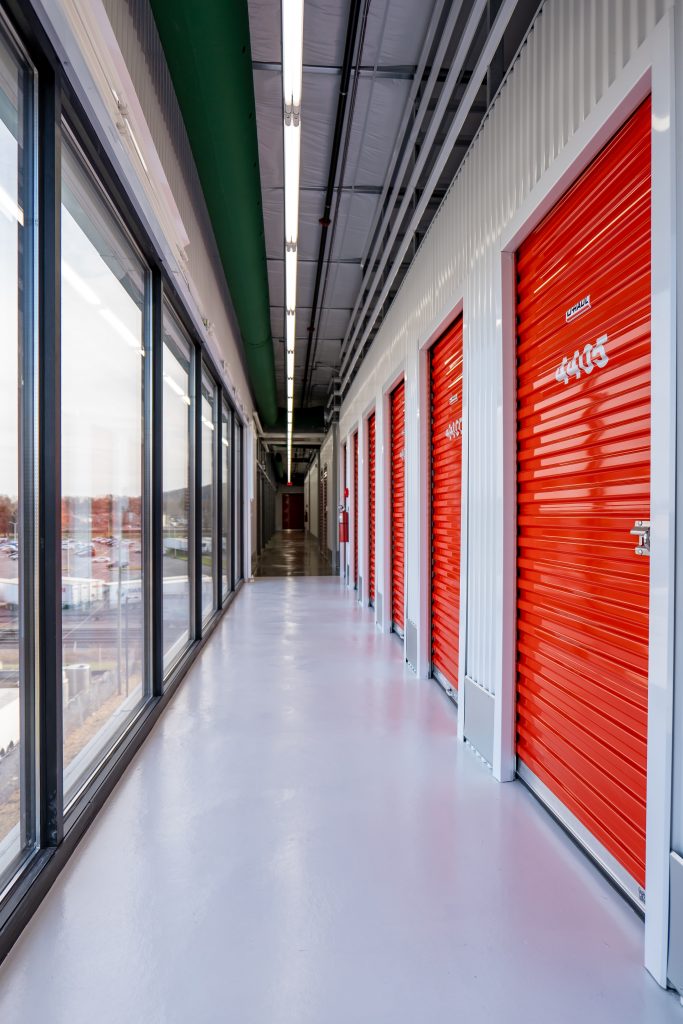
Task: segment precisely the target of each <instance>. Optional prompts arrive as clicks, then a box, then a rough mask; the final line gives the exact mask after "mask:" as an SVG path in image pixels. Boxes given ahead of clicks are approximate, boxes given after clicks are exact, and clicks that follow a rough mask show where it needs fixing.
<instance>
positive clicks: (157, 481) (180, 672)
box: [0, 0, 248, 962]
mask: <svg viewBox="0 0 683 1024" xmlns="http://www.w3.org/2000/svg"><path fill="white" fill-rule="evenodd" d="M0 25H2V27H3V29H4V28H5V27H6V29H7V31H8V34H9V35H10V37H14V38H16V39H17V41H18V43H19V47H20V49H21V51H23V52H25V53H26V55H27V58H28V60H29V61H30V63H31V64H32V66H33V68H34V69H35V73H36V78H37V126H38V127H37V173H36V191H37V207H38V232H37V240H36V248H37V252H36V253H35V257H36V265H37V281H36V295H37V339H38V340H37V352H36V357H35V365H32V367H31V369H32V372H33V374H34V389H35V393H36V396H37V398H36V410H35V417H34V419H35V421H36V426H35V429H34V435H33V436H34V438H35V441H36V449H37V450H36V452H35V456H36V459H37V495H36V497H37V499H38V500H37V521H38V525H37V536H36V537H35V541H34V543H35V547H36V550H39V551H40V552H41V554H40V557H39V558H37V559H36V561H37V586H36V587H35V590H36V593H34V594H33V593H32V596H33V599H34V606H35V608H36V616H37V635H36V637H35V644H34V647H35V649H36V654H35V660H34V666H35V699H36V703H37V706H38V709H39V714H38V727H37V735H36V760H37V768H36V775H37V790H38V794H39V796H38V800H37V821H38V832H39V838H38V841H37V843H36V845H35V846H34V848H33V851H32V852H31V854H30V855H29V856H27V857H25V858H24V860H23V862H22V864H21V865H20V867H19V869H18V870H17V872H16V874H15V876H14V878H13V879H12V881H11V883H10V884H8V886H7V887H6V888H5V889H4V890H3V891H2V892H1V893H0V962H1V961H2V959H4V957H5V956H6V955H7V953H8V952H9V950H10V949H11V947H12V945H13V943H14V942H15V941H16V939H17V938H18V936H19V935H20V933H21V931H22V930H23V928H24V926H25V925H26V923H27V922H28V921H29V919H30V917H31V916H32V914H33V913H34V911H35V910H36V909H37V907H38V906H39V904H40V902H41V901H42V899H43V898H44V896H45V895H46V894H47V892H48V891H49V889H50V887H51V885H52V883H53V881H54V880H55V878H56V877H57V875H58V874H59V872H60V871H61V870H62V868H63V867H64V866H65V864H66V863H67V861H68V859H69V857H70V856H71V854H72V853H73V852H74V850H75V848H76V846H77V844H78V842H79V841H80V839H81V837H82V836H83V834H84V833H85V831H86V830H87V829H88V828H89V826H90V824H91V823H92V822H93V820H94V819H95V817H96V815H97V814H98V812H99V810H100V809H101V807H102V806H103V804H104V803H105V801H106V800H107V798H108V796H109V795H110V793H111V791H112V790H113V788H114V786H115V785H116V783H117V782H118V780H119V779H120V778H121V776H122V775H123V773H124V772H125V770H126V769H127V767H128V766H129V764H130V762H131V761H132V759H133V757H134V756H135V754H136V752H137V750H138V749H139V748H140V746H141V745H142V743H143V742H144V740H145V739H146V738H147V736H148V735H149V733H150V731H151V729H152V728H153V726H154V724H155V722H156V721H157V719H158V718H159V716H160V715H161V713H162V712H163V710H164V709H165V707H166V706H167V704H168V703H169V701H170V700H171V699H172V697H173V695H174V693H175V691H176V689H177V687H178V686H179V685H180V684H181V682H182V681H183V679H184V677H185V675H186V674H187V671H188V669H189V667H190V666H191V664H192V663H193V662H194V661H195V659H196V657H197V655H198V654H199V652H200V651H201V650H202V648H203V646H204V645H205V644H206V642H207V641H208V639H209V638H210V637H211V635H212V634H213V631H214V629H215V628H216V626H217V625H218V623H219V621H220V620H221V617H222V614H223V613H224V612H225V611H226V609H227V608H228V607H229V606H230V604H231V603H232V601H233V600H234V598H235V597H236V595H237V593H239V590H240V589H241V581H237V580H235V579H234V576H235V573H234V570H233V572H232V577H233V578H232V579H231V581H230V582H231V587H230V591H229V593H228V594H227V595H225V596H224V595H223V593H222V586H221V549H222V545H221V543H220V537H221V529H222V515H221V496H222V477H221V467H222V458H220V457H218V456H215V478H216V480H215V491H216V494H215V500H214V520H215V522H216V537H217V543H216V545H215V547H216V563H215V566H216V567H215V580H214V590H215V591H216V597H215V600H214V611H213V614H212V616H211V618H210V619H208V620H207V621H206V622H205V623H204V625H203V626H202V621H201V620H202V616H201V593H200V594H199V600H197V594H196V593H195V594H193V610H192V620H191V621H192V630H191V641H190V643H189V644H188V647H187V649H186V650H185V652H184V653H183V655H182V656H181V657H180V659H179V660H178V661H177V662H176V663H175V664H174V665H173V667H172V669H171V670H170V671H169V673H168V674H167V675H166V677H164V672H163V633H162V628H161V626H162V617H163V603H162V593H163V537H162V508H163V490H162V487H163V480H162V466H163V461H162V458H161V454H162V448H161V445H162V443H163V419H162V411H163V398H162V395H163V375H162V368H163V362H162V358H161V353H162V345H163V331H162V313H163V303H164V300H167V301H168V302H169V303H170V305H171V306H172V308H173V310H174V312H175V314H176V316H177V317H178V319H179V320H180V322H181V324H182V325H183V327H184V329H185V331H186V333H187V335H188V337H189V338H190V339H191V341H192V371H191V381H192V387H193V393H194V396H195V418H194V430H195V437H194V443H193V444H192V445H191V459H194V480H193V485H194V486H193V487H192V488H191V495H192V493H193V492H194V497H193V499H192V500H194V502H196V500H197V481H200V482H201V475H200V473H199V472H197V467H198V466H201V430H200V429H198V428H200V426H201V423H200V422H199V421H198V417H200V415H201V401H198V400H197V398H198V396H201V368H202V365H204V366H205V367H206V369H207V370H208V372H209V374H210V376H211V377H212V378H213V381H214V382H215V384H216V393H215V401H214V408H215V410H216V411H217V412H216V415H217V422H216V421H215V422H216V429H215V430H214V444H215V445H216V446H217V450H218V451H219V450H220V449H218V445H219V444H220V430H221V415H220V410H221V409H222V402H223V401H225V402H226V403H227V406H228V408H229V409H230V411H231V413H232V431H233V446H232V447H233V453H234V431H235V430H236V429H237V425H239V429H240V430H241V431H242V456H241V460H240V471H241V484H240V496H241V507H240V509H239V551H240V565H242V566H243V564H244V563H243V559H244V514H243V510H244V503H245V500H246V488H245V487H244V471H243V467H244V464H245V462H244V460H245V455H244V447H245V441H246V438H247V436H248V435H247V424H246V422H245V420H244V419H243V416H242V415H241V414H240V412H239V411H238V410H237V408H236V406H235V403H234V402H233V401H232V399H231V396H230V394H229V392H228V389H227V387H226V386H225V383H224V382H223V380H222V376H221V373H220V372H219V370H218V367H217V365H216V363H215V360H214V358H213V356H212V353H211V352H210V351H209V349H208V347H207V346H206V345H205V344H204V342H203V340H202V338H201V336H200V334H199V332H198V330H197V329H196V327H195V325H194V322H193V315H192V313H191V312H190V311H189V309H188V307H187V304H186V302H185V299H184V297H183V296H182V295H181V294H180V293H179V292H178V290H177V288H176V284H175V281H174V279H173V278H172V277H171V276H170V274H169V273H168V272H167V270H166V267H165V265H164V260H163V257H162V254H161V253H160V252H158V251H157V250H156V248H155V246H154V244H153V242H152V240H151V238H150V236H149V234H148V233H147V230H146V228H145V225H144V224H143V222H142V220H141V218H140V216H139V214H138V211H137V208H136V206H135V204H134V202H133V200H132V199H131V197H130V196H129V195H128V193H127V192H126V190H125V187H124V185H123V184H122V182H121V181H120V180H119V177H118V174H117V172H116V169H115V168H114V167H113V165H112V164H111V162H110V160H109V157H108V155H107V153H106V151H105V148H104V146H103V145H102V143H101V142H100V140H99V138H98V137H97V134H96V132H95V131H94V130H93V128H92V125H91V123H90V121H89V118H88V115H87V113H86V111H85V110H84V108H83V106H82V104H81V102H80V100H79V98H78V96H77V94H76V92H75V90H74V89H73V88H72V86H71V84H70V83H69V80H68V77H67V73H66V71H65V69H64V68H63V67H62V65H61V64H60V61H59V58H58V55H57V53H56V51H55V50H54V47H53V46H52V43H51V41H50V39H49V37H48V34H47V32H46V31H45V28H44V27H43V25H42V24H41V23H40V20H39V18H38V16H37V14H36V13H35V11H34V10H33V9H32V8H31V7H30V5H28V4H25V3H23V2H22V0H0ZM63 118H65V119H66V121H67V122H68V124H69V125H70V128H71V131H72V132H73V134H74V136H75V138H76V140H77V142H78V145H79V147H80V148H81V150H82V152H83V154H84V156H85V158H86V160H87V162H88V163H89V165H90V166H91V167H92V169H93V171H94V173H95V175H96V178H97V180H98V182H99V183H100V185H101V187H102V189H103V191H104V192H105V194H106V196H107V198H108V200H109V202H110V203H111V205H112V207H113V209H114V210H115V212H116V215H117V217H118V218H119V220H120V221H121V223H122V224H123V226H124V227H125V229H126V231H127V233H128V234H129V236H130V237H131V239H132V240H133V242H134V244H135V247H136V249H137V250H138V252H139V253H140V255H141V257H142V259H143V260H144V262H145V263H146V264H147V266H148V267H149V269H150V271H151V287H150V289H149V292H150V296H151V300H150V301H149V302H148V306H149V307H150V308H149V311H148V317H149V332H150V333H149V339H150V344H149V348H148V352H149V355H150V358H148V359H147V361H146V381H145V392H146V393H145V420H144V422H145V431H144V446H145V458H144V473H143V487H144V495H143V499H144V502H145V503H146V506H147V513H146V514H147V516H148V522H147V527H148V532H147V551H146V552H145V559H146V562H145V565H146V568H147V570H148V583H147V588H146V590H147V592H146V595H145V615H146V616H147V617H148V621H147V623H146V625H147V642H146V648H147V649H146V658H147V661H148V671H149V679H150V683H151V686H150V689H149V691H148V693H147V695H146V700H145V701H144V703H143V704H142V706H141V708H140V710H139V713H138V714H136V716H134V718H133V719H132V720H131V722H130V723H129V724H128V726H127V728H126V729H125V730H124V731H123V733H122V735H121V736H120V737H119V738H118V740H117V741H116V743H115V744H114V745H113V746H112V747H111V749H110V750H109V751H108V753H107V755H106V757H105V758H104V759H103V760H102V761H101V762H100V763H99V765H98V766H97V769H96V770H95V771H94V772H93V773H92V774H91V775H90V777H89V779H88V782H87V785H86V787H85V788H84V789H83V790H82V792H80V793H79V795H78V796H77V797H76V799H75V800H74V801H72V803H71V804H70V806H69V808H68V809H67V811H66V812H65V809H64V806H63V726H62V678H61V657H62V653H61V648H62V628H61V572H62V566H61V561H62V559H61V485H60V480H61V464H60V453H61V409H60V407H61V389H60V375H61V359H60V356H61V336H60V327H61V272H60V262H61V216H60V208H61V143H62V136H61V125H62V119H63ZM38 439H39V443H38ZM231 474H232V480H231V485H232V494H233V495H234V493H235V486H234V485H235V475H234V474H235V466H234V454H233V458H232V460H231ZM233 500H234V498H233ZM196 511H197V508H196V506H195V515H194V520H195V530H194V538H193V540H194V545H193V557H194V558H195V559H196V558H197V557H198V555H200V554H201V536H199V537H198V536H197V535H198V533H199V534H200V533H201V521H200V517H199V516H198V515H197V514H196ZM235 528H236V517H235V515H234V514H233V522H232V529H233V542H234V535H235ZM242 574H243V573H242ZM194 578H195V583H197V582H198V586H199V587H201V573H199V572H197V571H195V573H194ZM195 589H196V588H195Z"/></svg>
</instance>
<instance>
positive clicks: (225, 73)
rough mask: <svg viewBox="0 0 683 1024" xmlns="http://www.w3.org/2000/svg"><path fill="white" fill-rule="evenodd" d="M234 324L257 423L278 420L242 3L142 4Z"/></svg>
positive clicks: (157, 0)
mask: <svg viewBox="0 0 683 1024" xmlns="http://www.w3.org/2000/svg"><path fill="white" fill-rule="evenodd" d="M151 2H152V10H153V12H154V18H155V21H156V24H157V28H158V30H159V35H160V37H161V43H162V45H163V48H164V52H165V54H166V60H167V62H168V66H169V68H170V71H171V77H172V79H173V85H174V88H175V91H176V95H177V97H178V102H179V103H180V108H181V110H182V114H183V119H184V121H185V126H186V128H187V133H188V136H189V138H190V144H191V146H192V152H193V154H194V159H195V162H196V164H197V170H198V171H199V177H200V180H201V183H202V188H203V190H204V196H205V199H206V204H207V206H208V209H209V215H210V217H211V221H212V224H213V230H214V234H215V236H216V241H217V243H218V249H219V252H220V255H221V260H222V262H223V268H224V270H225V277H226V280H227V282H228V287H229V289H230V295H231V296H232V301H233V304H234V306H235V312H236V313H237V319H238V321H239V326H240V330H241V332H242V339H243V341H244V349H245V353H246V359H247V367H248V370H249V376H250V380H251V386H252V388H253V392H254V398H255V400H256V405H257V408H258V412H259V416H260V418H261V420H262V422H263V424H264V425H265V426H271V425H272V424H273V423H274V422H275V420H276V418H277V398H276V391H275V360H274V358H273V341H272V336H271V332H270V305H269V297H268V271H267V268H266V249H265V241H264V232H263V210H262V208H261V177H260V173H259V160H258V143H257V137H256V111H255V104H254V82H253V78H252V69H251V46H250V41H249V15H248V9H247V0H201V2H200V3H188V2H187V0H151Z"/></svg>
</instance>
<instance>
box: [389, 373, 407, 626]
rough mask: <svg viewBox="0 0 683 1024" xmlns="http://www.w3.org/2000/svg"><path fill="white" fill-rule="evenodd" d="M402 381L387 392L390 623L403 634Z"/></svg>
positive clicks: (403, 496)
mask: <svg viewBox="0 0 683 1024" xmlns="http://www.w3.org/2000/svg"><path fill="white" fill-rule="evenodd" d="M405 390H406V389H405V384H403V383H401V384H399V385H398V387H397V388H394V390H393V391H392V393H391V622H392V625H393V626H394V628H395V629H396V630H397V631H398V632H399V633H401V634H403V631H404V628H405V623H404V621H403V586H404V584H403V580H404V566H405Z"/></svg>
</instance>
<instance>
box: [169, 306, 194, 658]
mask: <svg viewBox="0 0 683 1024" xmlns="http://www.w3.org/2000/svg"><path fill="white" fill-rule="evenodd" d="M163 323H164V327H163V330H164V348H163V352H164V357H163V358H164V366H163V377H164V395H163V423H164V426H163V440H162V444H163V493H164V497H163V538H164V539H163V544H164V560H163V575H164V585H163V595H164V596H163V600H164V609H163V629H164V639H163V645H164V670H165V671H167V670H168V669H169V668H170V667H171V666H172V665H173V664H175V662H176V661H177V660H178V658H179V657H180V655H181V654H182V653H183V651H184V650H185V648H186V647H187V645H188V643H189V641H190V614H191V603H190V561H189V557H190V551H191V543H190V537H191V533H190V437H191V434H190V430H191V424H192V411H193V403H192V399H191V397H190V393H191V388H190V354H191V345H190V340H189V338H188V337H187V336H186V334H185V332H184V331H183V329H182V327H181V326H180V323H179V322H178V320H177V319H176V317H175V315H174V313H173V312H172V311H171V309H170V308H169V307H168V306H165V307H164V321H163Z"/></svg>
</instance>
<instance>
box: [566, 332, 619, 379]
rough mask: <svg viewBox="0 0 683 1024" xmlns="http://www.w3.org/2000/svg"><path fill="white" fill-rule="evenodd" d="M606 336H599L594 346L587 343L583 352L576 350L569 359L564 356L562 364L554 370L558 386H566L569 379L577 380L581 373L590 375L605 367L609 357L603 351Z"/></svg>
mask: <svg viewBox="0 0 683 1024" xmlns="http://www.w3.org/2000/svg"><path fill="white" fill-rule="evenodd" d="M606 344H607V335H606V334H603V335H601V336H600V337H599V338H598V340H597V341H596V342H595V344H593V345H591V343H590V342H589V343H588V344H587V345H585V346H584V348H583V351H579V349H578V348H577V350H576V351H575V353H574V355H573V356H572V358H571V359H568V358H567V356H564V358H563V359H562V362H561V363H560V365H559V366H558V368H557V369H556V370H555V380H556V381H557V382H558V384H568V383H569V379H570V377H575V378H576V380H579V378H580V377H581V374H582V373H592V372H593V370H595V369H598V370H600V369H602V367H603V366H607V363H608V362H609V357H608V355H607V352H606V351H605V345H606Z"/></svg>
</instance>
